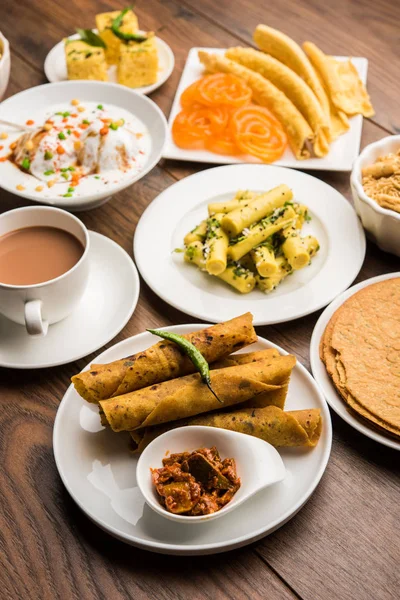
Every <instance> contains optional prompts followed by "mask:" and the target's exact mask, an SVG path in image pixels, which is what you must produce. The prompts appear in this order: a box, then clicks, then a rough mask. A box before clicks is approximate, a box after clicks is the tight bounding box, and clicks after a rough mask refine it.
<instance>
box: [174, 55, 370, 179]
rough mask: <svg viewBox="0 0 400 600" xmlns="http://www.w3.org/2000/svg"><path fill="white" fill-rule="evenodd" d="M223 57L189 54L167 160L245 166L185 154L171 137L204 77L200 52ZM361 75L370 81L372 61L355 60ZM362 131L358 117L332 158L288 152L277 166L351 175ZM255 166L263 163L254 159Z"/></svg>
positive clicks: (332, 150)
mask: <svg viewBox="0 0 400 600" xmlns="http://www.w3.org/2000/svg"><path fill="white" fill-rule="evenodd" d="M199 50H205V51H206V52H211V53H218V54H223V53H224V52H225V50H224V49H221V48H192V49H191V50H190V52H189V54H188V57H187V61H186V64H185V68H184V70H183V73H182V77H181V80H180V82H179V86H178V89H177V91H176V94H175V98H174V102H173V104H172V109H171V113H170V116H169V120H168V129H169V131H168V138H167V143H166V144H165V148H164V151H163V157H164V158H171V159H175V160H187V161H192V162H203V163H216V164H219V165H221V164H236V163H240V162H242V161H241V159H239V158H236V157H233V156H222V155H218V154H214V153H212V152H208V151H205V150H184V149H182V148H178V146H176V145H175V144H174V141H173V139H172V136H171V126H172V123H173V120H174V119H175V117H176V115H177V114H178V112H179V111H180V110H181V108H180V103H179V99H180V97H181V94H182V92H183V91H184V90H185V89H186V88H187V87H188V86H189V85H190V84H191V83H193V82H194V81H196V80H197V79H199V78H200V77H202V75H203V74H204V70H203V67H202V65H201V63H200V61H199V59H198V55H197V53H198V51H199ZM336 58H337V59H338V60H347V57H344V56H337V57H336ZM351 60H352V62H353V64H354V66H355V68H356V69H357V71H358V74H359V76H360V78H361V80H362V81H363V83H366V81H367V70H368V61H367V59H366V58H353V57H352V58H351ZM361 130H362V116H361V115H356V116H355V117H353V118H351V119H350V129H349V131H348V132H347V133H345V134H344V135H342V136H340V137H339V138H338V139H337V140H335V141H334V142H333V143H332V144H331V146H330V149H329V154H328V155H327V156H325V157H324V158H309V159H307V160H296V158H295V157H294V155H293V153H292V151H291V150H290V149H289V148H288V149H287V150H286V151H285V153H284V155H283V156H282V158H281V159H280V160H278V161H276V162H275V163H274V164H275V165H280V166H283V167H291V168H294V169H319V170H324V171H351V168H352V164H353V161H354V160H355V158H357V155H358V152H359V150H360V141H361ZM254 162H259V161H258V160H257V159H254Z"/></svg>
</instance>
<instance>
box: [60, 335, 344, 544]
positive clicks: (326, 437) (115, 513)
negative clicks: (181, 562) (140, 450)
mask: <svg viewBox="0 0 400 600" xmlns="http://www.w3.org/2000/svg"><path fill="white" fill-rule="evenodd" d="M203 327H205V325H177V326H175V327H169V328H168V330H169V331H174V332H176V333H179V334H185V333H188V332H189V331H196V330H198V329H202V328H203ZM153 343H154V337H153V336H151V335H150V334H149V333H142V334H140V335H136V336H134V337H132V338H129V339H127V340H124V341H123V342H120V343H119V344H116V345H115V346H113V347H112V348H110V349H108V350H106V351H105V352H103V353H102V354H101V355H100V356H99V357H97V358H96V359H95V360H94V361H93V362H97V363H104V362H109V361H113V360H117V359H119V358H121V357H123V356H128V355H130V354H133V353H136V352H140V351H141V350H143V349H145V348H147V347H149V346H150V345H151V344H153ZM264 348H277V349H278V350H279V351H280V352H281V353H282V354H287V353H286V352H285V351H284V350H282V349H281V348H279V347H278V346H275V345H274V344H272V343H271V342H268V341H267V340H264V339H262V338H259V341H258V343H257V344H254V345H253V346H251V349H252V350H256V349H264ZM246 351H248V348H246ZM86 368H89V365H88V366H87V367H86ZM302 408H319V409H321V412H322V416H323V420H324V424H323V431H322V435H321V439H320V441H319V443H318V445H317V446H316V447H315V448H313V449H300V448H287V449H281V450H280V454H281V456H282V459H283V461H284V463H285V467H286V471H287V474H286V478H285V480H284V481H283V482H282V483H278V484H276V485H274V486H272V487H271V488H268V489H266V490H264V491H262V492H260V493H259V494H258V495H256V496H254V497H253V498H251V499H250V500H248V502H246V503H244V504H243V505H242V506H240V507H238V508H237V509H236V510H235V511H233V512H232V513H231V514H227V515H226V516H224V517H221V518H220V519H219V520H218V524H217V525H216V524H215V523H213V522H210V523H204V524H203V525H202V526H201V527H193V525H185V524H179V526H178V525H177V524H176V523H173V522H172V521H169V520H168V519H165V518H164V517H162V516H160V515H157V514H155V513H154V511H153V510H152V509H151V508H149V507H148V506H147V505H145V500H144V498H143V496H142V495H141V494H140V492H139V489H138V487H137V486H136V475H135V468H136V464H137V457H136V456H135V455H132V454H130V452H129V449H128V440H129V435H125V434H123V433H121V434H118V435H116V434H115V433H113V432H112V431H111V430H110V429H105V428H103V427H101V425H100V422H99V414H98V409H97V407H96V406H94V405H91V404H88V403H87V402H85V401H84V400H83V399H82V398H81V397H80V396H79V395H78V394H77V392H76V391H75V389H74V388H73V386H72V385H71V386H70V387H69V388H68V390H67V392H66V394H65V396H64V398H63V400H62V402H61V404H60V406H59V409H58V412H57V416H56V419H55V423H54V433H53V448H54V456H55V460H56V464H57V468H58V471H59V473H60V476H61V479H62V481H63V483H64V485H65V487H66V488H67V490H68V492H69V493H70V494H71V496H72V498H73V499H74V500H75V502H76V503H77V504H78V506H79V507H80V508H81V509H82V510H83V511H84V512H85V513H86V514H87V516H88V517H89V518H90V519H91V520H92V521H94V522H95V523H96V524H97V525H99V526H100V527H101V528H102V529H104V530H105V531H107V532H108V533H110V534H111V535H113V536H115V537H117V538H118V539H120V540H122V541H124V542H127V543H128V544H132V545H134V546H139V547H140V548H145V549H147V550H153V551H154V552H161V553H164V554H182V555H190V554H211V553H215V552H224V551H226V550H232V549H233V548H238V547H240V546H244V545H245V544H249V543H250V542H252V541H254V540H256V539H259V538H261V537H263V536H264V535H267V534H268V533H272V531H274V530H275V529H277V528H278V527H280V526H281V525H283V524H284V523H286V522H287V521H288V520H289V519H290V518H291V517H293V516H294V515H295V514H296V512H297V511H298V510H300V508H301V507H302V506H303V505H304V504H305V502H306V501H307V500H308V498H309V497H310V496H311V494H312V493H313V491H314V490H315V488H316V486H317V485H318V482H319V480H320V479H321V477H322V475H323V473H324V471H325V468H326V465H327V462H328V459H329V454H330V449H331V442H332V425H331V418H330V414H329V409H328V406H327V404H326V402H325V400H324V398H323V396H322V394H321V392H320V390H319V388H318V386H317V384H316V383H315V381H314V379H313V378H312V377H311V375H310V374H309V373H308V371H306V369H305V368H304V367H303V366H302V365H301V364H299V363H297V365H296V366H295V368H294V369H293V373H292V376H291V380H290V388H289V394H288V398H287V402H286V409H288V410H294V409H302Z"/></svg>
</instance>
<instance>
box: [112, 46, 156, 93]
mask: <svg viewBox="0 0 400 600" xmlns="http://www.w3.org/2000/svg"><path fill="white" fill-rule="evenodd" d="M157 75H158V55H157V44H156V38H155V37H154V35H152V36H149V38H148V39H147V40H146V41H144V42H129V43H128V44H122V45H121V54H120V57H119V63H118V83H122V84H123V85H127V86H128V87H131V88H137V87H142V86H144V85H151V84H153V83H155V82H156V81H157Z"/></svg>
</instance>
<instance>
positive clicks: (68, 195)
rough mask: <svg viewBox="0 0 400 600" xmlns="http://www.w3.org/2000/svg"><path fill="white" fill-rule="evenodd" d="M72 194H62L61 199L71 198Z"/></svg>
mask: <svg viewBox="0 0 400 600" xmlns="http://www.w3.org/2000/svg"><path fill="white" fill-rule="evenodd" d="M71 196H72V194H70V193H68V194H63V198H71Z"/></svg>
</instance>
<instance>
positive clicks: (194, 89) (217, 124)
mask: <svg viewBox="0 0 400 600" xmlns="http://www.w3.org/2000/svg"><path fill="white" fill-rule="evenodd" d="M251 95H252V92H251V89H250V88H249V87H248V86H247V85H246V83H245V82H244V81H243V80H242V79H240V78H239V77H236V76H235V75H230V74H227V73H215V74H213V75H206V76H205V77H203V78H202V79H199V80H198V81H195V82H194V83H192V85H190V86H189V87H188V88H186V90H185V91H184V92H183V93H182V95H181V105H182V108H183V110H182V111H181V112H180V113H179V114H178V115H177V116H176V117H175V120H174V122H173V125H172V137H173V139H174V142H175V143H176V145H177V146H179V147H180V148H185V149H192V150H194V149H196V150H201V149H206V150H208V151H210V152H214V153H216V154H225V155H231V156H239V155H243V154H251V155H253V156H256V157H258V158H259V159H260V160H262V161H264V162H272V161H274V160H276V159H278V158H280V156H282V154H283V152H284V150H285V147H286V143H287V139H286V135H285V132H284V131H283V129H282V126H281V124H280V123H279V121H277V120H276V119H275V117H274V116H273V115H272V114H271V113H270V112H269V111H268V110H267V109H266V108H263V107H261V106H256V105H255V104H251V103H250V101H251Z"/></svg>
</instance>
